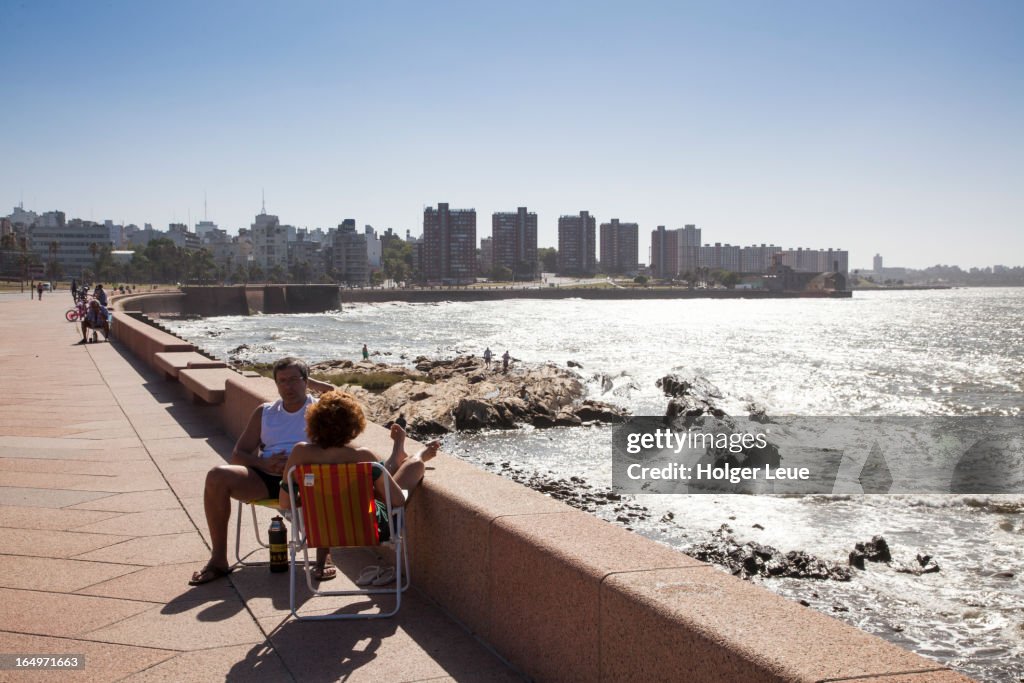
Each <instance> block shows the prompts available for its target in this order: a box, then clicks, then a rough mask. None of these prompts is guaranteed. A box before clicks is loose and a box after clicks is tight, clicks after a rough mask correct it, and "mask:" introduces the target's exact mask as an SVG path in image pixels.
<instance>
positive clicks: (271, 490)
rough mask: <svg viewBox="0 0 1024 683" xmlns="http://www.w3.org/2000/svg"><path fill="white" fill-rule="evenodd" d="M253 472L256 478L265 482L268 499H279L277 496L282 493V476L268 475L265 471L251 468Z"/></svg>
mask: <svg viewBox="0 0 1024 683" xmlns="http://www.w3.org/2000/svg"><path fill="white" fill-rule="evenodd" d="M249 470H250V471H251V472H255V473H256V476H258V477H259V478H260V479H262V480H263V483H264V484H266V486H267V498H277V494H279V493H280V492H281V475H280V474H267V473H266V472H264V471H263V470H260V469H256V468H255V467H250V468H249Z"/></svg>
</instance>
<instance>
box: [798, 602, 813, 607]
mask: <svg viewBox="0 0 1024 683" xmlns="http://www.w3.org/2000/svg"><path fill="white" fill-rule="evenodd" d="M799 603H800V604H801V605H803V606H804V607H810V606H811V603H809V602H807V601H806V600H800V601H799Z"/></svg>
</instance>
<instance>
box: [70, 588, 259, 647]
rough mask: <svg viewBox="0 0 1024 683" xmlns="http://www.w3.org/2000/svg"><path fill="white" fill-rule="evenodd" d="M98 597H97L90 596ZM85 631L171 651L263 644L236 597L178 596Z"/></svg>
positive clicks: (92, 635) (95, 636) (109, 639)
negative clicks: (140, 611) (107, 624)
mask: <svg viewBox="0 0 1024 683" xmlns="http://www.w3.org/2000/svg"><path fill="white" fill-rule="evenodd" d="M93 599H97V600H99V599H101V598H93ZM132 604H136V605H145V606H147V607H150V609H147V610H146V611H144V612H142V613H141V614H139V613H136V615H135V616H130V617H129V618H127V619H124V620H122V621H119V622H117V623H116V624H113V625H110V626H104V627H102V628H97V629H95V630H92V631H90V632H89V633H88V637H89V638H90V639H92V640H102V641H104V642H109V643H123V644H125V645H140V646H145V647H164V648H171V649H175V650H205V649H208V648H211V647H223V646H227V645H243V644H250V645H251V644H256V643H263V642H264V640H265V636H264V635H263V632H262V631H261V630H260V629H259V627H257V625H256V624H255V623H253V620H252V616H251V615H250V614H249V613H248V612H247V611H246V609H245V605H244V604H243V603H242V601H241V600H239V599H238V598H237V597H235V598H218V599H215V600H189V599H180V600H175V601H174V602H170V603H168V604H166V605H159V606H155V607H152V606H150V605H149V604H148V603H142V602H138V603H132Z"/></svg>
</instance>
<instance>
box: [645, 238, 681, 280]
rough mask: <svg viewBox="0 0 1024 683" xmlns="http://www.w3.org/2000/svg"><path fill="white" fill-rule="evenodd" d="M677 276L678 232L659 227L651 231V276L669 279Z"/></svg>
mask: <svg viewBox="0 0 1024 683" xmlns="http://www.w3.org/2000/svg"><path fill="white" fill-rule="evenodd" d="M678 274H679V231H678V230H666V229H665V226H664V225H659V226H658V228H657V229H656V230H652V231H651V275H653V276H654V277H656V278H664V279H671V278H674V277H675V276H676V275H678Z"/></svg>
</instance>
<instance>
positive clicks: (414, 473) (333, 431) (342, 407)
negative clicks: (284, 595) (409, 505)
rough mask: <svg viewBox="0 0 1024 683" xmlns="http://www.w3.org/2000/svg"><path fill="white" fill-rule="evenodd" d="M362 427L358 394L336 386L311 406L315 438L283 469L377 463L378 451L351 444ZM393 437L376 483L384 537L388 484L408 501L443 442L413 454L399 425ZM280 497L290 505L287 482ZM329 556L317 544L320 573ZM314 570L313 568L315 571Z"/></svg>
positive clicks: (399, 502) (378, 578)
mask: <svg viewBox="0 0 1024 683" xmlns="http://www.w3.org/2000/svg"><path fill="white" fill-rule="evenodd" d="M364 429H366V418H365V416H364V415H363V409H362V407H361V406H360V405H359V402H358V401H357V400H356V399H355V397H354V396H352V395H351V394H348V393H346V392H344V391H340V390H337V389H335V390H333V391H328V392H327V393H325V394H323V395H321V396H320V399H319V400H318V401H317V403H316V405H313V406H310V408H309V409H308V410H307V411H306V434H307V435H308V436H309V441H310V442H311V443H300V444H297V445H296V446H295V448H293V449H292V452H291V455H290V456H288V460H287V462H285V464H284V472H285V473H286V474H287V472H288V470H290V469H291V468H292V467H294V466H295V465H308V464H319V465H334V464H347V463H360V462H376V461H377V456H376V455H374V453H373V451H371V450H369V449H367V448H356V447H354V446H352V441H353V440H354V439H355V438H356V437H357V436H359V435H360V434H361V433H362V432H363V430H364ZM391 440H392V441H393V442H394V443H393V446H392V450H391V457H389V458H388V459H387V460H386V461H385V462H384V468H385V470H386V472H385V473H381V474H380V476H378V473H379V470H375V471H374V479H375V480H374V482H373V484H374V492H375V498H376V499H377V527H378V531H379V534H380V539H381V540H382V541H385V540H387V539H388V537H389V535H390V527H389V523H390V520H388V515H387V509H386V506H385V504H384V500H385V487H389V488H390V491H389V493H390V498H391V504H392V506H393V507H401V506H403V505H405V500H406V498H405V495H408V494H409V493H411V492H412V490H413V489H414V488H416V486H417V485H418V484H419V483H420V482H421V481H422V480H423V474H424V472H425V471H426V467H425V465H424V463H426V462H428V461H429V460H431V459H432V458H433V457H434V456H435V455H437V450H438V448H439V447H440V445H441V443H440V442H439V441H432V442H430V443H429V444H427V446H426V447H425V448H424V449H423V450H422V451H420V452H419V453H417V454H416V455H412V456H410V455H409V454H407V453H406V452H405V429H404V428H403V427H402V426H401V425H398V424H395V425H393V426H392V427H391ZM403 490H404V491H405V495H403ZM279 502H280V505H281V507H282V508H283V509H288V508H290V507H291V501H290V499H289V497H288V491H287V490H286V488H284V487H282V488H281V491H280V501H279ZM300 504H301V503H300ZM329 557H330V556H329V554H328V553H327V552H326V549H324V548H318V549H317V564H316V569H317V571H318V572H321V573H322V572H324V571H326V570H327V569H331V570H332V572H333V567H332V566H331V565H329V564H328V565H325V564H324V563H325V562H326V561H327V560H328V559H329ZM373 569H374V570H376V569H378V568H377V567H373ZM316 573H317V572H314V576H316ZM389 576H390V577H391V578H392V580H393V577H394V574H393V573H391V574H390V575H389ZM386 579H387V577H386V576H383V575H376V574H375V576H374V580H375V585H384V584H385V583H386V582H387V580H386Z"/></svg>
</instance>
